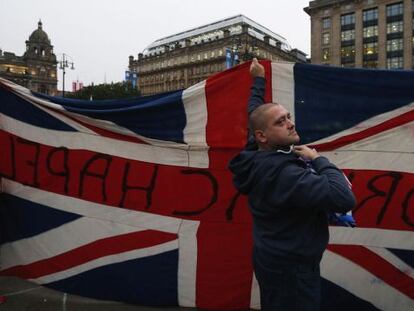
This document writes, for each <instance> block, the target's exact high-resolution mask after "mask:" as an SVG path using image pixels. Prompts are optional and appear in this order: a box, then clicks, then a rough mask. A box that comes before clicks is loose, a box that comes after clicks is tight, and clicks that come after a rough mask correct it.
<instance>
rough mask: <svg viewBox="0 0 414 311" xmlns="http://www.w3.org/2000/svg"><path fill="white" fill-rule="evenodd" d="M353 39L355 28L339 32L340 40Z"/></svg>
mask: <svg viewBox="0 0 414 311" xmlns="http://www.w3.org/2000/svg"><path fill="white" fill-rule="evenodd" d="M349 40H355V29H351V30H346V31H342V32H341V41H349Z"/></svg>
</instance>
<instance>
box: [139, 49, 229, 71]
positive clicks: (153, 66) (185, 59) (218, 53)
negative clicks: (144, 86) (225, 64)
mask: <svg viewBox="0 0 414 311" xmlns="http://www.w3.org/2000/svg"><path fill="white" fill-rule="evenodd" d="M223 55H224V49H216V50H212V51H206V52H203V53H197V54H192V55H186V56H181V57H175V58H170V59H168V60H167V59H165V60H161V61H157V62H153V63H148V64H145V65H143V66H140V67H138V68H137V71H138V72H142V71H152V70H158V69H163V68H167V67H171V66H177V65H181V64H187V63H189V62H196V61H201V60H207V59H212V58H216V57H222V56H223Z"/></svg>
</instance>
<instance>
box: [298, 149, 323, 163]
mask: <svg viewBox="0 0 414 311" xmlns="http://www.w3.org/2000/svg"><path fill="white" fill-rule="evenodd" d="M293 152H294V153H296V154H297V155H298V156H300V157H302V158H304V159H305V160H312V161H313V160H315V159H316V158H317V157H319V156H320V155H319V153H318V152H317V151H316V149H314V148H309V147H308V146H306V145H302V146H294V147H293Z"/></svg>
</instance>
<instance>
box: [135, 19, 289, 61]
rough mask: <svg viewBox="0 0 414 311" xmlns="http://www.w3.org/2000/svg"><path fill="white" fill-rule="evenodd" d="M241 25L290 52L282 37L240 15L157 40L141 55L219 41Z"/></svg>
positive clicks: (234, 32)
mask: <svg viewBox="0 0 414 311" xmlns="http://www.w3.org/2000/svg"><path fill="white" fill-rule="evenodd" d="M242 24H246V25H248V26H250V27H249V34H251V35H253V36H255V37H256V38H258V39H261V40H263V37H264V36H269V37H270V41H271V42H273V43H274V45H275V46H276V45H281V47H282V49H283V50H285V51H290V50H291V47H290V46H289V44H288V42H287V40H286V39H285V38H284V37H282V36H281V35H279V34H277V33H274V32H273V31H271V30H269V29H268V28H266V27H264V26H262V25H260V24H258V23H256V22H255V21H253V20H251V19H250V18H248V17H246V16H244V15H241V14H240V15H236V16H232V17H229V18H225V19H222V20H219V21H216V22H213V23H210V24H207V25H204V26H200V27H196V28H192V29H189V30H186V31H183V32H180V33H177V34H174V35H171V36H167V37H164V38H161V39H158V40H156V41H154V42H153V43H151V44H150V45H148V46H147V47H146V48H145V50H144V52H143V53H144V54H149V53H151V52H157V51H159V50H160V49H161V50H163V49H164V47H165V46H166V45H167V46H168V45H174V44H176V43H180V44H181V45H182V46H184V45H185V40H186V39H189V40H190V42H191V43H190V45H194V44H197V43H200V42H201V41H202V40H204V41H212V40H215V39H220V38H222V37H223V35H224V33H223V30H225V29H228V30H230V34H236V33H240V32H241V25H242ZM237 26H239V27H237Z"/></svg>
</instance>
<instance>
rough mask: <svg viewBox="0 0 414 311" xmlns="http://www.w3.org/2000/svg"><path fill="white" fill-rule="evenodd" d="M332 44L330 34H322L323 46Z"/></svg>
mask: <svg viewBox="0 0 414 311" xmlns="http://www.w3.org/2000/svg"><path fill="white" fill-rule="evenodd" d="M330 42H331V34H330V33H329V32H325V33H323V34H322V44H324V45H326V44H329V43H330Z"/></svg>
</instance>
